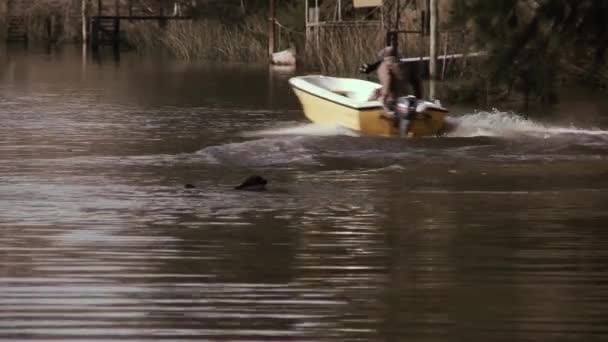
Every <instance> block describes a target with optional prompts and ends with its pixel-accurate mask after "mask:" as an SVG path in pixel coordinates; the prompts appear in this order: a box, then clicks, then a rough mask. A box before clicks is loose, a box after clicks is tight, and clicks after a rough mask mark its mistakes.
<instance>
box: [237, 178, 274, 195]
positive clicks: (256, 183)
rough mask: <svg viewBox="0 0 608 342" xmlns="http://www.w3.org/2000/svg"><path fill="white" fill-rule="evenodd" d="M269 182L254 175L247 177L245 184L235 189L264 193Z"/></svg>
mask: <svg viewBox="0 0 608 342" xmlns="http://www.w3.org/2000/svg"><path fill="white" fill-rule="evenodd" d="M266 184H268V181H267V180H266V179H264V178H263V177H261V176H258V175H253V176H249V177H247V179H245V181H244V182H243V183H241V184H240V185H237V186H235V187H234V189H235V190H245V191H264V190H266Z"/></svg>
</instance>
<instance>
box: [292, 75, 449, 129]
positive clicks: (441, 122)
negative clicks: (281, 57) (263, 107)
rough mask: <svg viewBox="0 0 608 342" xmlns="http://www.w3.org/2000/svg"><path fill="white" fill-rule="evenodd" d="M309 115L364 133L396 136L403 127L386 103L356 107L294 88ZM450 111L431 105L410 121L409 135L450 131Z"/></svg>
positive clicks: (323, 122)
mask: <svg viewBox="0 0 608 342" xmlns="http://www.w3.org/2000/svg"><path fill="white" fill-rule="evenodd" d="M293 90H294V92H295V94H296V96H297V97H298V99H299V101H300V103H301V105H302V109H303V111H304V114H305V115H306V117H307V118H308V119H309V120H310V121H312V122H314V123H318V124H327V125H340V126H343V127H346V128H349V129H352V130H354V131H359V132H361V133H362V134H364V135H378V136H396V135H399V134H400V133H399V129H398V128H397V127H396V125H395V124H394V121H393V119H391V118H388V117H387V116H386V114H385V111H384V109H383V107H382V106H376V107H367V108H355V107H351V106H348V105H345V104H343V103H338V102H337V101H332V100H331V99H328V98H324V97H322V96H319V95H316V94H313V93H311V92H308V91H305V90H303V89H299V88H297V87H294V88H293ZM446 114H447V112H446V111H442V110H433V109H427V110H425V111H424V112H422V113H418V114H417V115H416V118H415V119H414V120H412V121H411V122H410V126H409V130H408V136H410V137H423V136H439V135H442V134H443V133H445V131H446V121H445V115H446Z"/></svg>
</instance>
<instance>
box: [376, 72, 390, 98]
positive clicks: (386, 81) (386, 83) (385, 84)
mask: <svg viewBox="0 0 608 342" xmlns="http://www.w3.org/2000/svg"><path fill="white" fill-rule="evenodd" d="M390 73H391V71H390V69H389V65H387V64H386V63H384V64H381V65H380V67H379V68H378V79H379V81H380V85H381V86H382V87H381V88H380V98H379V101H380V102H382V103H384V100H385V99H386V96H387V95H388V92H389V88H390V83H391V74H390Z"/></svg>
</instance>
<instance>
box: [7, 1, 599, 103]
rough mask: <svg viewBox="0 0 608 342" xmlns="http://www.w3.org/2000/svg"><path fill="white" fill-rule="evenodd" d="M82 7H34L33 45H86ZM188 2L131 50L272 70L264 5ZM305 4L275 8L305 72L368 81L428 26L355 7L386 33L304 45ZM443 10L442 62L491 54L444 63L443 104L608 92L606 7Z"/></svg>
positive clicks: (513, 4) (520, 5)
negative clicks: (392, 52) (367, 70)
mask: <svg viewBox="0 0 608 342" xmlns="http://www.w3.org/2000/svg"><path fill="white" fill-rule="evenodd" d="M83 1H85V2H86V1H87V0H48V1H34V2H33V3H34V5H32V6H30V7H29V8H27V9H26V11H25V16H26V18H27V26H28V27H27V28H28V32H29V39H30V40H32V41H47V42H50V43H52V44H62V43H70V42H73V43H74V42H79V41H81V40H82V37H81V35H82V34H81V27H82V26H81V25H82V24H81V22H80V18H79V13H80V11H81V6H82V2H83ZM140 1H141V2H145V1H152V2H158V1H159V0H140ZM160 1H162V0H160ZM172 2H176V1H172ZM177 2H179V1H177ZM7 3H8V0H0V29H1V31H2V33H3V34H5V33H6V31H7V21H8V20H7V18H8V16H7ZM94 3H96V2H95V1H89V7H88V12H89V13H96V12H95V11H96V9H95V7H94V6H95V5H94ZM187 3H189V4H195V5H196V6H193V7H189V8H188V9H187V10H186V12H187V13H185V14H186V15H188V16H191V17H192V18H193V19H192V20H186V21H184V20H180V21H169V22H167V23H166V25H163V26H162V27H161V25H159V24H158V23H157V22H154V21H141V22H137V21H133V22H128V21H127V20H123V22H122V28H123V33H124V38H125V39H124V41H125V43H126V46H127V47H128V48H130V49H133V50H136V51H138V53H140V54H143V55H145V54H146V53H147V52H150V51H154V52H155V53H156V52H162V53H165V54H169V55H171V56H173V57H174V58H176V59H180V60H208V61H220V62H221V61H230V62H244V63H268V47H267V41H268V19H267V17H268V15H267V5H268V1H267V0H222V1H218V0H194V1H192V0H189V1H187ZM304 3H305V2H304V1H303V0H281V1H278V8H277V30H278V37H277V39H276V47H277V49H276V50H277V51H279V50H284V49H288V48H292V49H295V51H296V53H297V60H298V68H300V69H302V70H310V71H317V72H321V73H324V74H329V75H340V76H353V77H360V78H362V77H364V75H361V74H358V72H357V70H358V67H359V65H360V64H361V63H364V62H370V61H373V60H374V59H375V58H376V57H375V56H376V52H377V50H379V49H380V48H381V47H382V46H383V44H384V42H385V35H386V32H387V30H389V29H395V28H399V29H401V30H410V31H412V30H419V29H420V28H421V27H423V26H424V25H423V20H424V19H423V18H424V15H425V13H426V12H425V10H426V7H425V6H426V3H427V2H426V1H425V0H385V1H384V5H383V6H382V7H381V8H378V9H365V10H362V9H355V8H352V4H350V5H347V6H346V7H345V8H344V9H343V10H342V11H341V13H340V16H342V18H345V19H343V20H351V21H352V22H359V23H361V22H364V21H365V20H371V21H373V20H376V21H377V22H380V21H379V19H382V25H376V26H374V25H362V24H357V25H336V26H334V27H329V28H324V29H320V30H319V31H318V35H317V33H316V32H315V34H313V35H309V38H308V41H307V39H306V34H305V32H306V30H307V28H306V27H305V19H304V15H305V9H304ZM321 3H322V5H321V7H320V11H321V13H325V15H326V16H330V17H331V16H333V18H335V17H336V7H335V1H321ZM347 3H349V2H347ZM439 4H440V13H442V14H443V15H442V16H441V20H440V32H442V33H440V37H439V44H438V45H439V46H438V48H439V51H440V52H439V54H440V55H442V54H444V53H446V54H452V53H464V54H465V55H466V54H467V53H470V52H476V51H486V52H487V55H486V56H485V57H476V58H466V57H465V58H461V59H454V60H447V61H439V70H440V78H441V79H442V80H444V81H445V82H442V83H441V85H440V96H441V97H442V98H445V99H446V100H450V101H460V102H471V103H479V104H485V105H491V104H494V103H504V102H521V103H524V104H526V105H527V104H528V103H531V102H536V103H541V104H550V103H554V102H556V101H557V100H558V99H557V98H556V95H555V94H557V92H558V91H557V90H558V88H560V87H561V86H562V85H563V84H564V83H569V84H572V83H577V84H582V85H584V86H586V87H589V88H590V89H605V88H606V87H607V86H608V67H607V64H606V61H605V58H604V55H605V50H606V48H607V47H608V40H607V39H606V36H607V35H608V27H607V25H608V24H606V23H605V22H604V21H605V20H604V19H603V18H605V17H608V3H606V2H605V1H601V0H600V1H598V0H581V1H579V2H576V3H572V2H570V1H567V0H546V1H544V2H539V1H532V0H510V1H501V2H493V1H487V0H470V1H460V0H439ZM332 6H333V7H332ZM349 6H350V7H349ZM396 13H398V15H395V14H396ZM219 18H221V20H220V19H219ZM321 20H323V18H321ZM310 37H313V39H310ZM3 38H4V37H3ZM399 46H400V50H401V52H403V53H404V57H419V56H428V46H429V37H428V35H424V34H404V35H401V36H400V42H399ZM420 63H422V62H420ZM365 77H369V76H365Z"/></svg>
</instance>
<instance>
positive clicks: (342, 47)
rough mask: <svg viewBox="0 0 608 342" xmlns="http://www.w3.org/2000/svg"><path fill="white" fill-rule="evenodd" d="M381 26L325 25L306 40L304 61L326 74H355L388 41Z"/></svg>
mask: <svg viewBox="0 0 608 342" xmlns="http://www.w3.org/2000/svg"><path fill="white" fill-rule="evenodd" d="M384 39H385V38H384V31H383V30H382V29H381V28H379V27H369V26H367V27H364V26H351V27H334V28H327V29H321V30H320V31H319V35H318V37H317V35H316V34H312V35H311V36H310V40H309V41H308V42H307V43H306V51H305V54H304V56H302V57H303V58H304V65H305V66H306V67H307V68H314V69H319V70H320V71H321V72H322V73H324V74H331V75H353V74H355V73H356V72H357V70H358V68H359V66H360V65H361V63H364V62H370V61H373V60H375V58H376V52H377V51H378V49H380V48H381V47H382V46H383V44H384Z"/></svg>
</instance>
